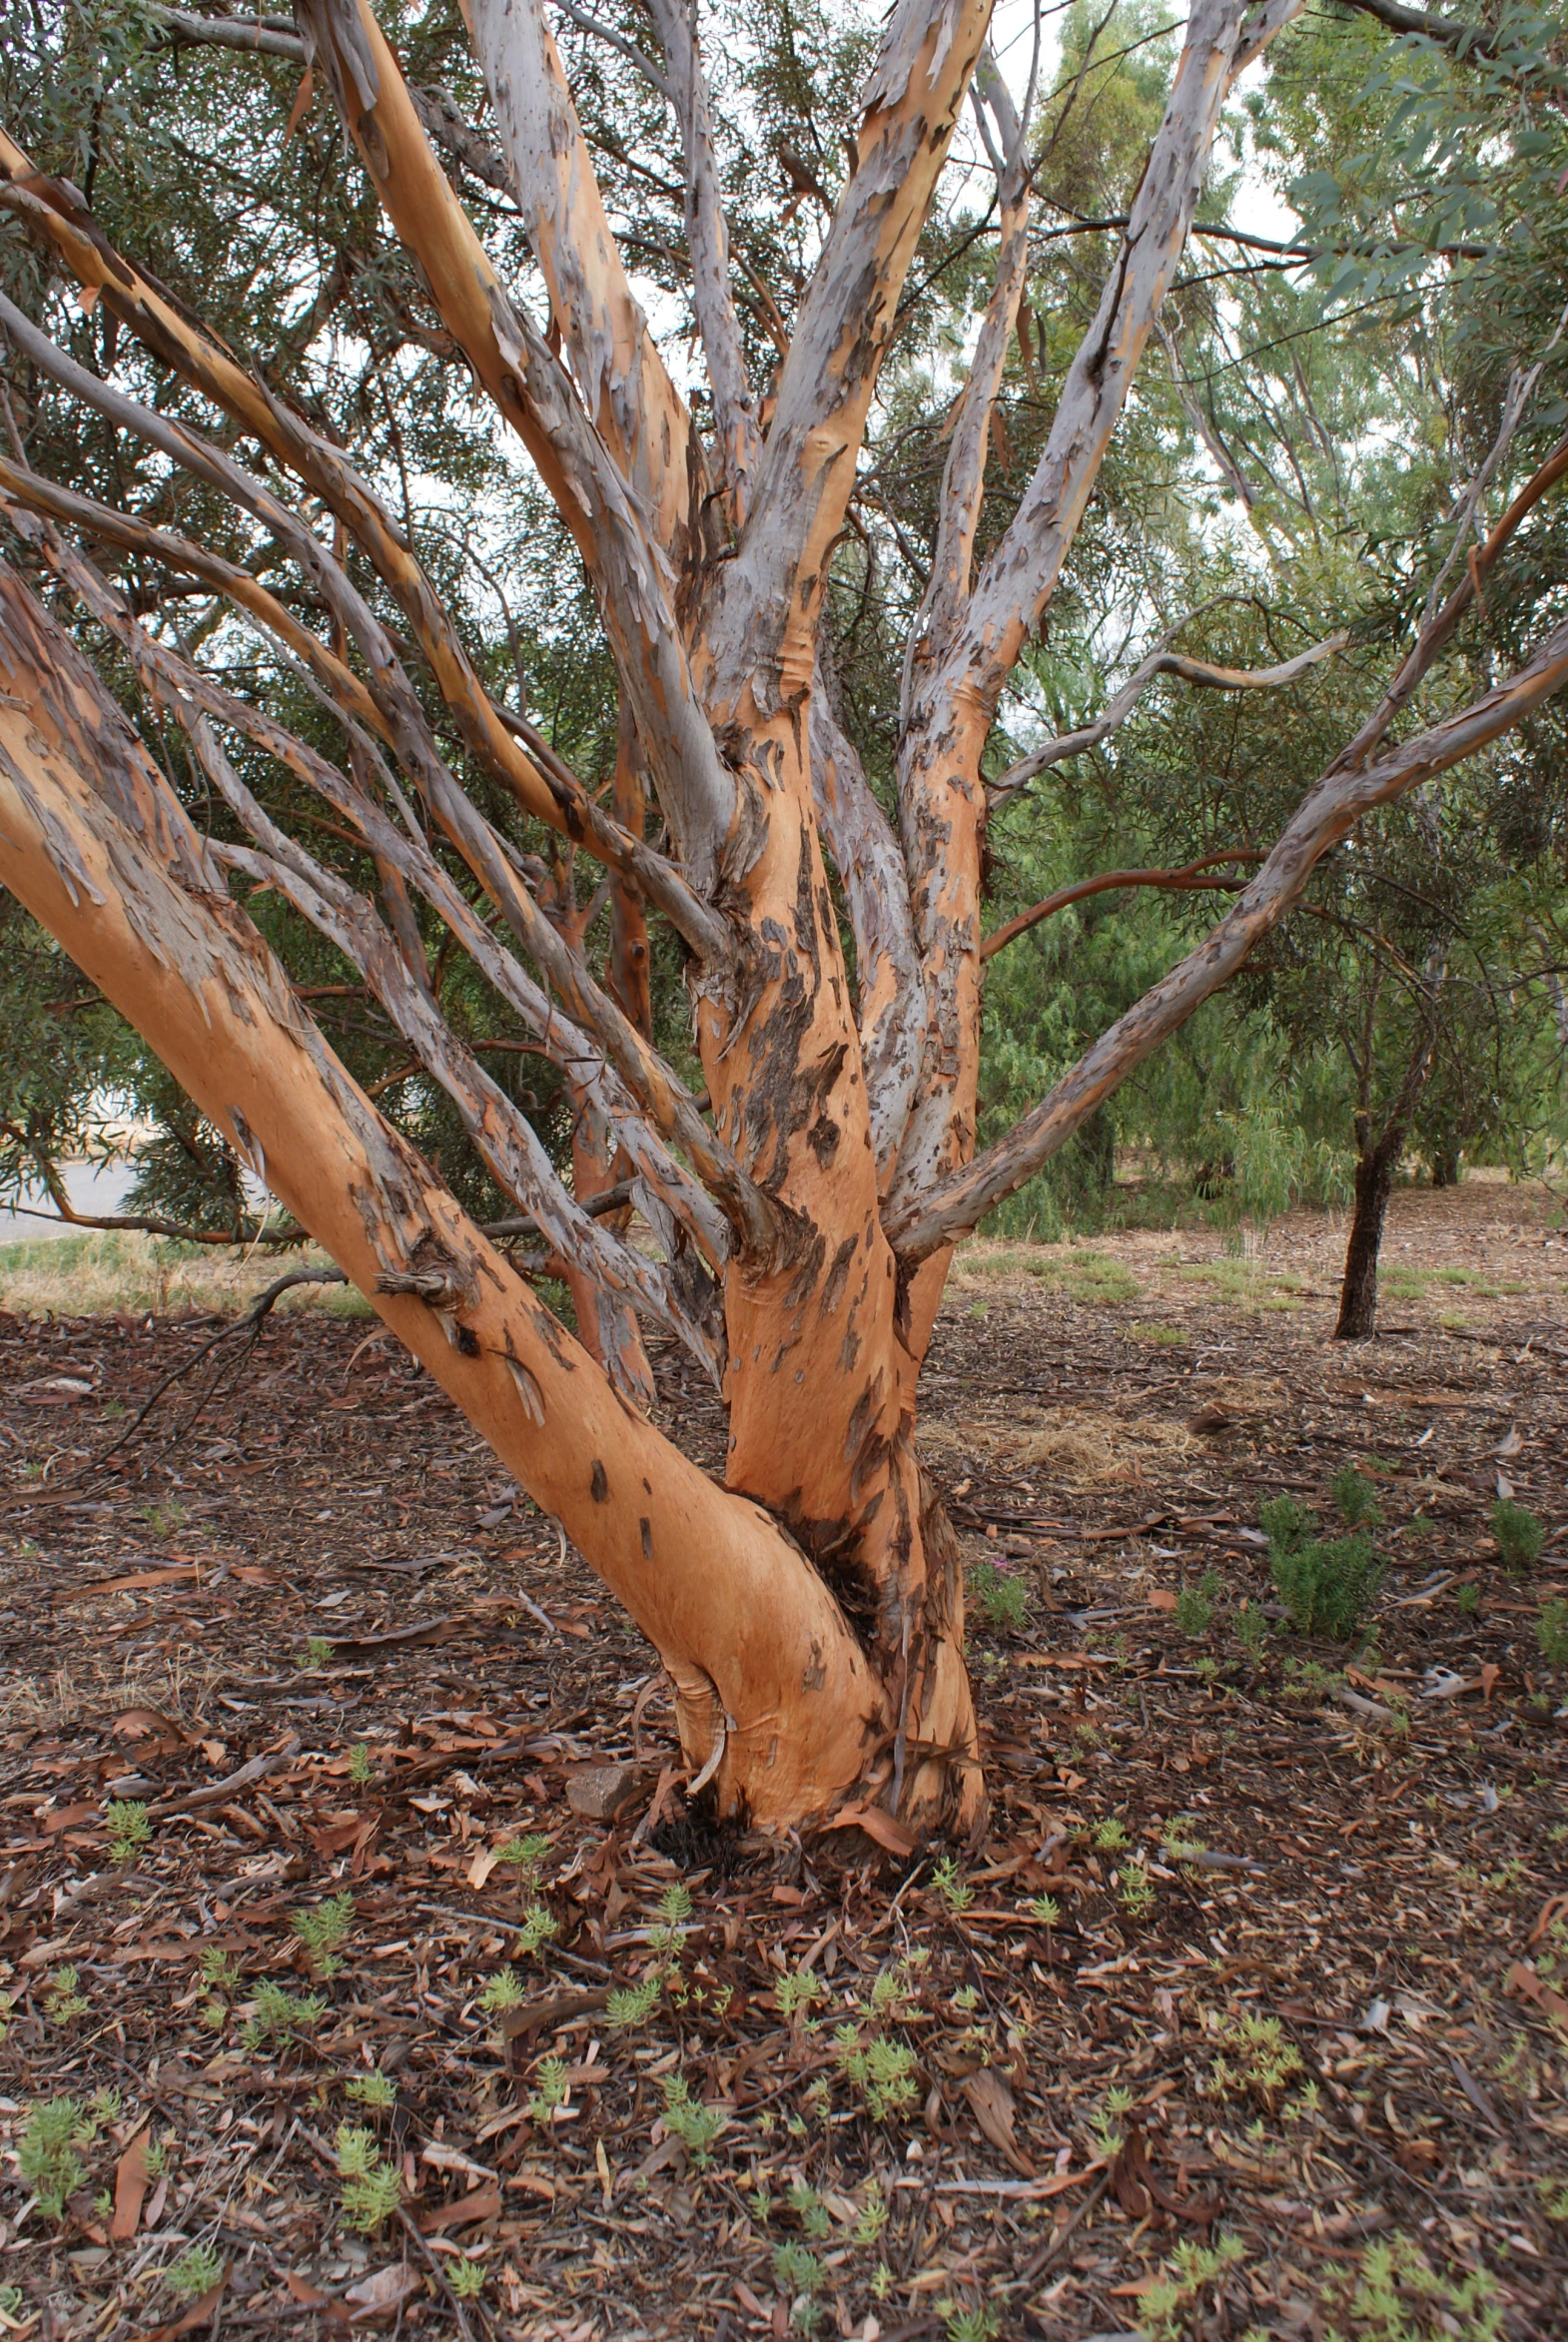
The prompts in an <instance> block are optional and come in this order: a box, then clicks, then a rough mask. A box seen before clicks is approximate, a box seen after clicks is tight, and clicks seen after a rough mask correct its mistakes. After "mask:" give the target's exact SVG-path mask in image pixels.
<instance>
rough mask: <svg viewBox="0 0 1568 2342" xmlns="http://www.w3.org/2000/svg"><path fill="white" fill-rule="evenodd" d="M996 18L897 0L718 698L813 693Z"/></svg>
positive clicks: (790, 400) (785, 413) (786, 374)
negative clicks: (865, 440) (930, 245)
mask: <svg viewBox="0 0 1568 2342" xmlns="http://www.w3.org/2000/svg"><path fill="white" fill-rule="evenodd" d="M990 14H991V0H899V4H898V6H897V7H896V8H895V9H894V12H893V15H892V17H891V18H890V20H889V23H888V27H887V31H886V34H885V35H884V38H883V43H882V48H881V51H880V53H879V55H878V58H877V61H876V64H875V65H874V66H873V68H872V71H871V77H870V80H869V81H868V83H867V85H866V89H865V92H864V94H863V97H862V104H863V106H864V108H865V112H864V116H863V119H862V122H861V126H860V131H859V134H858V137H857V139H856V154H857V157H858V161H857V164H856V167H855V169H854V171H853V172H852V174H851V177H850V181H849V185H848V186H847V187H846V189H845V190H844V193H843V196H842V198H841V200H840V203H839V207H838V210H837V212H836V213H835V215H834V219H833V224H832V227H831V228H830V229H829V231H828V235H827V241H826V243H825V245H824V246H823V250H822V255H821V258H820V260H819V261H818V263H817V266H816V269H815V271H814V272H813V275H812V279H811V283H810V285H809V286H808V288H807V291H806V296H805V299H804V300H803V301H802V303H801V305H800V309H799V313H798V315H797V318H796V322H795V332H794V338H793V340H792V342H791V345H790V350H789V355H788V357H787V358H786V359H785V361H784V363H783V366H782V367H781V369H780V371H779V376H778V384H777V394H776V399H775V404H774V412H773V421H772V423H771V425H770V427H769V431H768V439H767V447H766V451H765V453H764V455H763V458H762V463H761V466H760V468H759V471H758V474H757V481H756V486H755V489H754V491H753V495H752V501H751V507H750V510H749V512H748V514H747V519H746V526H745V529H744V531H743V532H742V536H741V541H740V546H739V549H738V551H737V554H736V557H735V558H734V560H732V561H728V562H726V563H725V564H724V567H723V570H722V572H721V574H720V576H719V578H718V579H717V581H716V585H715V599H716V608H715V614H714V622H713V627H712V639H713V644H714V652H715V666H716V689H717V692H718V694H719V696H720V698H721V699H728V698H730V697H731V696H732V695H733V694H737V693H738V692H739V691H740V690H742V689H743V688H747V687H749V689H750V690H751V692H752V694H753V696H754V698H755V700H756V703H757V706H758V708H759V710H760V712H761V713H762V714H763V715H764V716H765V717H766V716H770V715H772V714H773V713H774V712H775V711H776V710H777V709H778V708H779V707H781V706H783V705H785V704H787V703H790V702H793V701H797V700H800V699H803V698H804V696H805V694H806V693H807V691H808V690H809V689H810V685H811V675H812V668H813V665H814V663H815V658H816V635H817V613H818V609H819V607H820V602H821V596H822V592H823V589H824V586H825V583H826V575H827V560H828V551H829V547H830V546H831V544H832V542H833V539H834V537H835V536H836V535H837V534H838V531H839V527H840V525H841V523H842V521H843V517H844V508H845V505H846V503H847V502H848V499H849V494H850V490H851V487H852V486H853V484H854V469H855V453H856V450H857V449H858V448H859V446H860V443H861V439H862V436H863V434H864V431H865V423H866V414H867V410H868V408H869V406H870V402H871V394H872V390H873V389H874V387H875V384H876V378H877V370H878V368H879V366H880V364H881V361H882V356H883V352H884V351H885V349H886V347H887V342H888V337H889V334H890V333H891V331H892V327H893V323H894V317H895V313H896V310H897V305H898V297H899V293H900V291H901V289H902V286H903V283H904V278H905V274H906V271H907V270H908V267H909V263H910V260H911V258H912V256H913V254H914V250H915V245H916V242H917V240H918V238H919V235H920V231H921V227H922V225H923V223H924V221H925V217H926V212H927V209H928V207H929V205H930V201H931V196H932V192H933V190H934V188H935V186H936V182H937V178H938V176H939V174H940V172H941V169H942V166H943V164H944V162H945V161H946V159H947V153H948V148H949V145H950V143H951V140H952V136H953V130H954V126H955V123H956V120H957V115H958V110H959V108H960V106H961V105H962V104H963V102H964V95H965V92H966V90H967V88H968V85H969V77H970V74H971V73H972V72H973V70H974V65H975V60H976V58H977V57H978V56H979V54H980V48H981V44H982V42H983V41H984V39H985V36H986V28H987V25H988V23H989V21H990Z"/></svg>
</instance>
